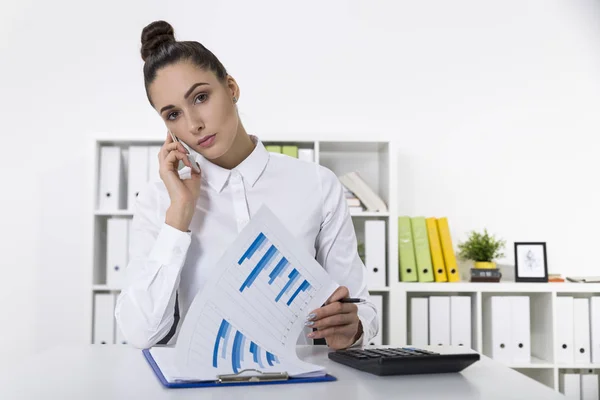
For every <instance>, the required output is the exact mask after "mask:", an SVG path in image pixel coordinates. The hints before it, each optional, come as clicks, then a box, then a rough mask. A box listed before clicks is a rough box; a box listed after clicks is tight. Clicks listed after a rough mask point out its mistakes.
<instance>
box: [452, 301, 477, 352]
mask: <svg viewBox="0 0 600 400" xmlns="http://www.w3.org/2000/svg"><path fill="white" fill-rule="evenodd" d="M450 344H452V345H453V346H464V347H467V348H469V349H470V348H471V347H472V345H471V297H470V296H451V297H450Z"/></svg>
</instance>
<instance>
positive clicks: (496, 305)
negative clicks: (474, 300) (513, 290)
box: [483, 296, 512, 363]
mask: <svg viewBox="0 0 600 400" xmlns="http://www.w3.org/2000/svg"><path fill="white" fill-rule="evenodd" d="M483 306H484V312H483V351H484V353H485V354H486V355H487V356H489V357H491V358H493V359H494V360H497V361H500V362H505V363H510V362H512V352H511V351H510V345H509V344H510V336H511V324H510V321H511V316H510V312H511V301H510V297H506V296H491V297H488V298H487V299H486V300H485V302H484V304H483Z"/></svg>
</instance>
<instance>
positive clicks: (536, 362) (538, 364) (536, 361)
mask: <svg viewBox="0 0 600 400" xmlns="http://www.w3.org/2000/svg"><path fill="white" fill-rule="evenodd" d="M507 366H508V367H510V368H554V363H551V362H549V361H546V360H542V359H541V358H537V357H534V356H531V362H529V363H508V364H507Z"/></svg>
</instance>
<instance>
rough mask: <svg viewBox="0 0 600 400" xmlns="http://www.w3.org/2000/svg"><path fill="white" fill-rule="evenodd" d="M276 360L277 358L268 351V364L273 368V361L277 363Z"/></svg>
mask: <svg viewBox="0 0 600 400" xmlns="http://www.w3.org/2000/svg"><path fill="white" fill-rule="evenodd" d="M275 359H276V357H275V356H274V355H273V354H271V353H269V352H268V351H267V362H268V363H269V365H270V366H271V367H272V366H273V361H275Z"/></svg>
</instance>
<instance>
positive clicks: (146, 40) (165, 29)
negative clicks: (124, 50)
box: [141, 21, 175, 61]
mask: <svg viewBox="0 0 600 400" xmlns="http://www.w3.org/2000/svg"><path fill="white" fill-rule="evenodd" d="M169 42H175V31H174V30H173V27H172V26H171V24H169V23H168V22H166V21H154V22H152V23H150V24H149V25H146V27H144V29H143V30H142V50H141V53H142V59H143V60H144V61H146V59H147V58H148V57H150V55H151V54H152V53H154V52H155V51H157V50H158V49H159V48H160V47H161V46H162V45H164V44H165V43H169Z"/></svg>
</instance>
